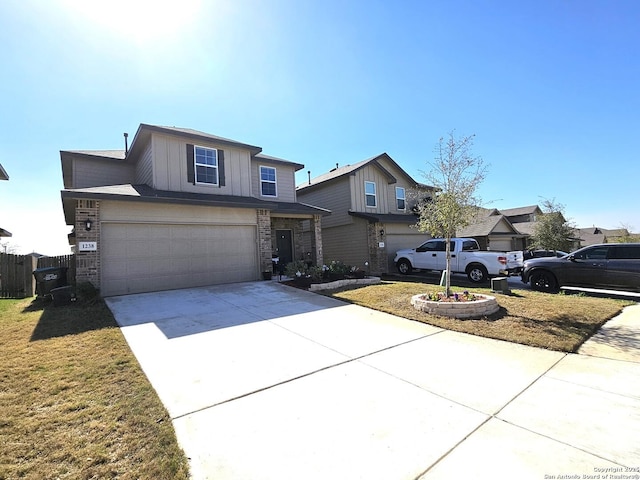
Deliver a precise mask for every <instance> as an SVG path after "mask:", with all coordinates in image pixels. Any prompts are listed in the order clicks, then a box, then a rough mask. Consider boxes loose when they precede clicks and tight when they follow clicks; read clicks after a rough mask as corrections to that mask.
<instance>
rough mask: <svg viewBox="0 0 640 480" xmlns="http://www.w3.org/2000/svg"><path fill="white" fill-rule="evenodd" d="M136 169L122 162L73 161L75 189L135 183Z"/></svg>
mask: <svg viewBox="0 0 640 480" xmlns="http://www.w3.org/2000/svg"><path fill="white" fill-rule="evenodd" d="M134 180H135V168H134V167H133V166H131V165H127V164H125V163H124V162H123V161H122V160H96V159H93V158H92V159H90V160H89V159H87V160H85V159H82V158H74V159H73V180H72V182H73V188H89V187H99V186H102V185H123V184H127V183H135V182H134Z"/></svg>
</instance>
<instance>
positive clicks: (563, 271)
mask: <svg viewBox="0 0 640 480" xmlns="http://www.w3.org/2000/svg"><path fill="white" fill-rule="evenodd" d="M521 278H522V281H523V282H524V283H531V288H533V289H534V290H540V291H543V292H557V291H558V290H559V289H560V287H569V286H571V287H595V288H609V289H613V290H633V291H640V243H605V244H601V245H590V246H588V247H584V248H582V249H580V250H577V251H575V252H573V253H571V254H569V255H566V256H564V257H561V258H554V257H550V258H534V259H531V260H527V261H525V262H524V268H523V270H522V275H521Z"/></svg>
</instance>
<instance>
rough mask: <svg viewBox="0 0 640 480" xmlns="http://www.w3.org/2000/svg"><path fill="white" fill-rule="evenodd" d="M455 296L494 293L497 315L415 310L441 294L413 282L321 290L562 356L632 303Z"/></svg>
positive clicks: (527, 295)
mask: <svg viewBox="0 0 640 480" xmlns="http://www.w3.org/2000/svg"><path fill="white" fill-rule="evenodd" d="M453 290H454V291H455V292H462V291H464V290H468V291H469V292H472V293H483V294H487V295H495V296H496V298H497V300H498V303H499V304H500V307H501V308H500V311H499V312H498V313H496V314H494V315H492V316H491V317H487V318H482V319H478V320H458V319H455V318H447V317H438V316H433V315H428V314H426V313H423V312H419V311H417V310H416V309H415V308H414V307H413V306H412V305H411V304H410V300H411V297H412V296H413V295H417V294H420V293H430V292H439V291H442V287H440V286H438V285H430V284H425V283H421V282H412V281H383V282H382V283H380V284H377V285H369V286H366V287H360V288H352V289H343V290H334V291H329V292H322V293H324V294H325V295H329V296H333V297H335V298H339V299H341V300H345V301H348V302H351V303H354V304H356V305H362V306H363V307H369V308H373V309H375V310H380V311H383V312H387V313H391V314H394V315H397V316H400V317H404V318H408V319H411V320H417V321H420V322H425V323H428V324H430V325H434V326H437V327H442V328H446V329H447V330H455V331H457V332H464V333H470V334H473V335H479V336H482V337H489V338H496V339H499V340H506V341H509V342H515V343H522V344H525V345H531V346H534V347H542V348H547V349H550V350H559V351H562V352H575V351H577V350H578V348H579V347H580V345H582V344H583V343H584V341H585V340H587V339H588V338H589V337H590V336H591V335H593V334H594V333H595V332H596V331H597V330H598V328H600V326H602V325H603V324H604V323H605V322H606V321H607V320H610V319H611V318H613V317H614V316H616V315H617V314H618V313H620V311H622V309H623V308H624V307H625V306H627V305H633V304H634V302H632V301H628V300H616V299H610V298H595V297H588V296H585V295H565V294H557V295H552V294H546V293H540V292H533V291H528V290H514V291H513V292H512V294H511V295H501V294H493V293H491V291H490V289H489V288H468V287H455V288H454V289H453Z"/></svg>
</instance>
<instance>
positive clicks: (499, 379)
mask: <svg viewBox="0 0 640 480" xmlns="http://www.w3.org/2000/svg"><path fill="white" fill-rule="evenodd" d="M107 303H108V305H109V307H110V308H111V310H112V311H113V313H114V315H115V317H116V319H117V321H118V323H119V324H120V326H121V327H122V332H123V334H124V335H125V338H126V339H127V341H128V342H129V345H130V346H131V349H132V350H133V352H134V354H135V355H136V357H137V358H138V360H139V362H140V364H141V366H142V368H143V370H144V371H145V373H146V374H147V376H148V378H149V380H150V381H151V383H152V384H153V386H154V388H155V389H156V391H157V392H158V395H159V396H160V399H161V400H162V401H163V403H164V405H165V406H166V408H167V410H168V411H169V414H170V415H171V417H172V419H173V424H174V426H175V430H176V433H177V437H178V441H179V442H180V444H181V445H182V447H183V448H184V450H185V452H186V454H187V456H188V457H189V458H190V462H191V469H192V474H193V478H194V479H198V480H200V479H251V480H258V479H274V480H286V479H296V480H297V479H302V478H304V479H322V480H326V479H329V478H331V479H349V480H352V479H367V480H372V479H381V480H396V479H398V480H399V479H423V480H433V479H452V478H474V479H492V480H493V479H502V478H505V479H506V478H518V479H529V478H530V479H536V480H540V479H544V478H554V477H552V476H555V477H556V478H562V477H560V476H559V475H579V477H580V478H583V475H597V474H601V475H607V474H608V475H611V474H612V473H613V472H626V473H627V474H637V475H638V477H626V478H640V472H638V471H637V470H636V471H635V472H629V470H625V468H636V469H637V468H638V467H640V435H639V433H638V432H640V358H638V357H637V356H636V357H631V358H630V359H629V358H625V359H624V360H619V359H617V358H616V355H615V354H612V353H608V354H606V355H605V356H607V357H613V358H601V357H599V356H597V355H598V354H599V353H598V352H599V350H598V349H597V348H596V349H594V350H592V351H591V352H590V354H589V355H572V354H570V355H567V354H563V353H559V352H553V351H547V350H542V349H537V348H532V347H526V346H522V345H516V344H511V343H506V342H501V341H496V340H490V339H483V338H479V337H474V336H469V335H465V334H460V333H456V332H451V331H446V330H442V329H439V328H435V327H431V326H428V325H425V324H420V323H417V322H412V321H408V320H405V319H402V318H398V317H394V316H392V315H388V314H384V313H380V312H376V311H373V310H369V309H366V308H362V307H358V306H354V305H349V304H345V303H342V302H339V301H337V300H334V299H331V298H327V297H323V296H321V295H318V294H314V293H309V292H306V291H302V290H297V289H294V288H291V287H287V286H284V285H281V284H278V283H277V282H255V283H243V284H233V285H223V286H214V287H205V288H195V289H188V290H176V291H168V292H157V293H149V294H140V295H128V296H122V297H111V298H108V299H107ZM629 312H631V313H629ZM625 313H626V314H628V315H629V320H625V322H627V323H629V322H630V323H631V324H632V325H635V327H637V325H638V324H640V320H639V318H640V313H639V312H638V307H637V306H634V307H632V308H630V309H628V310H627V311H626V312H625ZM633 319H635V320H633ZM635 327H632V328H635ZM623 344H624V342H623ZM624 345H627V344H624ZM624 345H623V349H625V348H626V347H625V346H624ZM631 345H632V344H631ZM632 346H633V345H632ZM603 472H605V473H603ZM567 478H570V477H567ZM584 478H587V477H584ZM591 478H597V477H591ZM602 478H604V476H603V477H602ZM609 478H611V479H612V478H615V477H613V476H609ZM619 478H623V477H619Z"/></svg>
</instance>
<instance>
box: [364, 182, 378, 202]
mask: <svg viewBox="0 0 640 480" xmlns="http://www.w3.org/2000/svg"><path fill="white" fill-rule="evenodd" d="M364 199H365V205H366V206H367V207H376V206H377V202H376V184H375V182H364Z"/></svg>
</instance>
